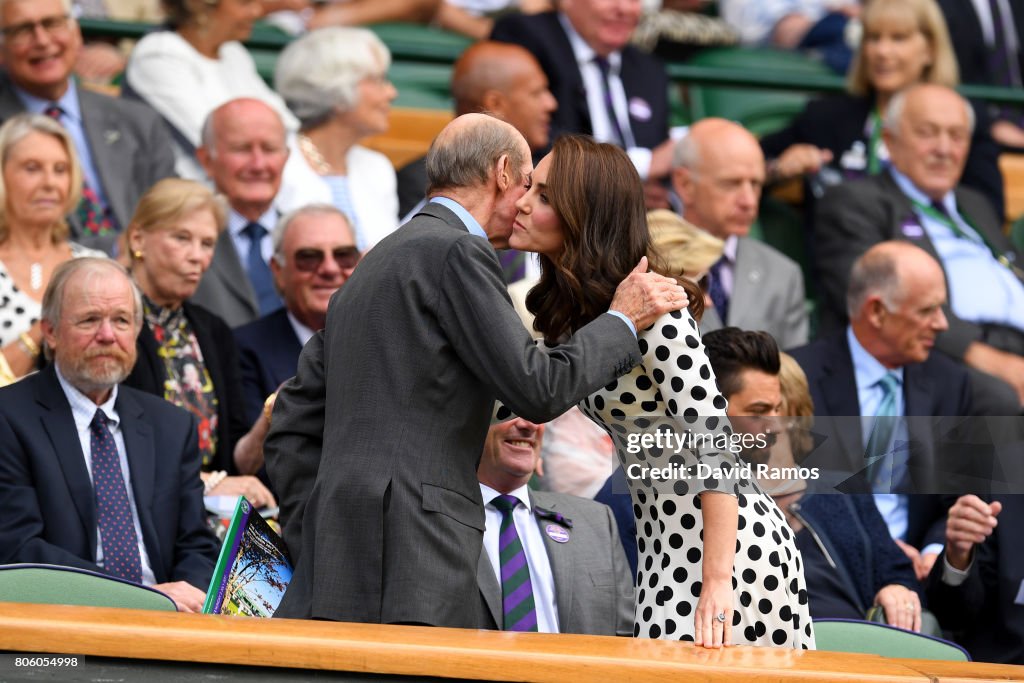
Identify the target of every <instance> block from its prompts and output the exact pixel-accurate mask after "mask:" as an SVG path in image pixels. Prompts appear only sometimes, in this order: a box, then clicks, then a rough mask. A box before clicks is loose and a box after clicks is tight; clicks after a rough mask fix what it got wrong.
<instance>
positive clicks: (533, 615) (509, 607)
mask: <svg viewBox="0 0 1024 683" xmlns="http://www.w3.org/2000/svg"><path fill="white" fill-rule="evenodd" d="M491 505H493V506H494V507H495V508H496V509H497V510H498V512H500V513H501V530H500V532H499V534H498V557H499V564H500V565H501V596H502V611H503V613H504V623H503V624H502V630H503V631H536V630H537V609H536V606H535V604H534V601H533V584H532V583H531V582H530V565H529V564H528V563H527V562H526V552H525V551H524V550H523V543H522V541H520V540H519V533H518V532H517V531H516V525H515V523H514V522H513V521H512V511H513V510H515V508H516V506H517V505H519V499H517V498H516V497H515V496H497V497H495V498H494V499H493V500H492V501H491Z"/></svg>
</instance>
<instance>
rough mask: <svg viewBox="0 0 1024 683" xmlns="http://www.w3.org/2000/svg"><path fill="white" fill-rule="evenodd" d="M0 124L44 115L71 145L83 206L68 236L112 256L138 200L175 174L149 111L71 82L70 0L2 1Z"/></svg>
mask: <svg viewBox="0 0 1024 683" xmlns="http://www.w3.org/2000/svg"><path fill="white" fill-rule="evenodd" d="M0 30H2V31H3V36H4V37H3V40H2V41H0V59H2V61H3V65H4V69H5V73H4V75H3V76H2V77H0V120H6V119H9V118H10V117H12V116H14V115H15V114H20V113H21V112H25V111H28V112H31V113H33V114H47V115H48V116H52V117H53V118H55V119H57V120H58V121H60V123H61V124H62V125H63V126H64V127H65V128H66V129H67V130H68V133H69V134H70V135H71V139H72V140H74V143H75V148H76V151H77V152H78V158H79V161H80V163H81V165H82V174H83V180H84V187H83V188H82V189H83V201H82V203H81V204H80V205H79V208H78V210H76V211H75V212H74V213H73V214H72V215H71V216H69V217H68V218H69V224H70V226H71V238H72V239H73V240H75V241H76V242H79V243H81V244H84V245H86V246H89V247H93V248H95V249H102V250H104V251H106V252H107V253H113V250H114V248H115V241H116V239H117V234H118V233H119V232H120V231H122V230H123V229H124V228H125V227H126V226H127V225H128V221H129V220H131V217H132V213H133V212H134V211H135V204H136V203H137V202H138V200H139V197H141V196H142V194H143V193H144V192H145V191H146V190H148V189H149V187H150V186H151V185H152V184H153V183H155V182H156V181H158V180H161V179H163V178H167V177H169V176H173V175H174V152H173V148H172V144H171V138H170V134H169V133H168V131H167V128H166V126H165V124H164V122H163V121H162V120H161V119H160V117H159V116H158V115H157V114H156V112H154V111H153V110H151V109H150V108H149V107H147V106H145V105H143V104H140V103H137V102H128V101H125V100H120V99H116V98H113V97H108V96H106V95H101V94H99V93H95V92H92V91H89V90H87V89H85V88H82V87H80V86H79V85H78V84H77V83H76V82H75V80H74V79H73V78H72V77H71V72H72V69H73V68H74V66H75V60H76V59H77V58H78V54H79V52H80V51H81V49H82V33H81V31H80V30H79V28H78V22H76V21H75V19H74V18H73V17H72V15H71V1H70V0H6V1H5V2H2V3H0Z"/></svg>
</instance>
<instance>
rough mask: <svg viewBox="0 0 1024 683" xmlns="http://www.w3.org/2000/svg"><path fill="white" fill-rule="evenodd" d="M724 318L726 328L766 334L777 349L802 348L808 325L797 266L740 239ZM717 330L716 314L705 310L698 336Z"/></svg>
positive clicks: (763, 246) (719, 322)
mask: <svg viewBox="0 0 1024 683" xmlns="http://www.w3.org/2000/svg"><path fill="white" fill-rule="evenodd" d="M728 317H729V319H728V320H727V321H725V322H726V324H727V325H729V326H732V327H739V328H741V329H744V330H764V331H765V332H768V333H769V334H771V335H772V336H773V337H775V341H777V342H778V343H779V348H782V349H786V348H790V347H792V346H800V345H801V344H806V343H807V337H808V333H809V325H808V321H807V307H806V306H805V304H804V276H803V273H802V272H800V266H798V265H797V264H796V262H795V261H793V260H792V259H790V258H789V257H788V256H786V255H785V254H783V253H781V252H779V251H777V250H776V249H775V248H773V247H771V246H769V245H767V244H765V243H763V242H759V241H757V240H755V239H752V238H750V237H740V238H739V244H738V246H737V249H736V267H735V268H734V269H733V285H732V295H731V296H730V298H729V316H728ZM720 327H722V319H721V317H720V316H719V315H718V311H716V310H715V309H713V308H709V309H707V310H706V311H705V312H704V317H703V318H702V319H701V322H700V331H701V334H705V333H707V332H710V331H711V330H717V329H719V328H720Z"/></svg>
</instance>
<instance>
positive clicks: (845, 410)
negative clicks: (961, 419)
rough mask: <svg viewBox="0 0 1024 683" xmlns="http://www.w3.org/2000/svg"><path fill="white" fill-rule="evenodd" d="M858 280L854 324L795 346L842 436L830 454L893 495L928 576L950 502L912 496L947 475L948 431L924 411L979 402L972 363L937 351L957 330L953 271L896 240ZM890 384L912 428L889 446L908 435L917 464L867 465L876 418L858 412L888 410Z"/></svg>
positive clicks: (863, 261)
mask: <svg viewBox="0 0 1024 683" xmlns="http://www.w3.org/2000/svg"><path fill="white" fill-rule="evenodd" d="M849 283H850V284H849V287H848V289H847V295H846V300H847V310H848V311H849V315H850V324H849V326H847V328H846V329H845V330H844V331H842V332H840V333H838V334H834V335H831V336H828V337H824V338H822V339H819V340H817V341H815V342H814V343H812V344H809V345H808V346H806V347H803V348H800V349H796V350H794V351H793V352H792V353H793V357H794V358H796V360H797V362H798V363H799V364H800V367H802V368H803V370H804V372H805V373H807V379H808V385H809V388H810V391H811V397H812V399H813V400H814V412H815V428H816V429H817V430H820V431H821V432H822V433H824V434H828V435H831V436H832V437H834V438H833V439H832V440H831V444H832V445H831V447H830V449H829V452H828V453H827V455H828V457H829V460H830V462H837V463H840V464H842V465H845V466H846V468H845V471H847V472H852V473H858V474H860V475H871V476H867V478H866V479H865V480H853V481H851V484H853V485H854V490H857V491H862V492H865V493H866V492H869V491H871V492H875V493H879V494H889V495H881V496H877V497H876V499H877V500H876V503H877V504H878V508H879V512H881V513H882V517H884V518H885V521H886V523H887V524H888V526H889V532H890V534H891V535H892V537H893V539H894V540H896V542H897V543H898V544H899V545H900V547H901V548H902V549H903V551H904V552H905V553H906V554H907V556H909V557H910V559H911V560H912V561H913V562H914V569H915V571H916V573H917V577H918V578H919V579H922V578H924V577H925V576H927V575H928V571H929V570H930V569H931V566H932V564H933V563H934V562H935V558H936V557H937V556H938V553H939V551H940V550H941V549H942V542H943V539H942V537H943V533H944V517H945V510H944V509H943V507H942V504H941V502H940V501H939V500H938V499H937V497H936V496H922V495H907V494H908V493H912V492H916V493H927V492H935V491H938V490H940V488H939V486H941V485H945V483H946V482H945V481H943V479H944V478H945V477H946V475H947V473H945V472H942V471H940V470H942V469H943V467H941V466H938V465H937V464H936V462H937V461H936V453H937V451H938V450H939V448H940V446H941V444H942V443H943V442H945V441H948V437H945V436H944V437H943V438H942V439H937V438H935V437H934V436H933V435H932V434H931V433H930V427H931V423H932V421H931V420H924V419H921V418H930V417H942V416H961V415H970V414H971V412H972V410H973V408H972V404H971V395H970V388H969V387H970V383H969V380H968V376H967V371H966V370H964V368H963V367H962V366H960V365H959V364H957V363H955V362H954V361H952V360H951V359H949V358H948V357H946V356H945V355H944V354H941V353H933V352H932V348H933V347H934V346H935V342H936V339H937V338H938V337H939V335H940V334H942V333H943V332H944V331H945V330H947V329H948V328H949V323H948V322H947V320H946V316H945V314H944V313H943V308H944V307H945V305H946V282H945V277H944V276H943V274H942V268H941V267H940V266H939V264H938V262H937V261H936V260H935V259H934V258H932V257H931V256H930V255H929V254H928V253H927V252H925V251H924V250H923V249H921V248H919V247H916V246H914V245H913V244H909V243H906V242H895V241H890V242H881V243H879V244H877V245H875V246H874V247H872V248H871V249H869V250H868V251H867V252H865V253H864V254H863V255H862V256H861V257H860V258H859V259H857V261H856V262H855V263H854V265H853V268H852V271H851V273H850V278H849ZM889 376H891V377H893V378H895V379H896V383H895V384H891V385H890V386H889V387H888V388H887V387H886V386H885V382H884V381H883V379H886V378H888V377H889ZM886 381H888V380H886ZM889 391H895V392H896V395H895V397H894V399H893V404H892V410H891V411H890V412H887V413H885V414H887V415H890V416H896V417H904V418H906V420H905V427H904V429H906V430H907V431H906V434H901V433H897V432H896V431H895V430H894V431H893V434H892V439H891V441H890V442H889V443H886V444H884V445H881V446H880V449H881V450H882V452H884V453H888V452H890V451H891V450H892V449H894V448H895V445H894V444H895V443H896V441H897V440H898V441H899V442H901V443H906V444H907V449H908V450H907V456H908V463H907V464H906V465H902V464H900V463H899V462H898V461H897V462H894V466H893V469H892V471H891V472H889V471H887V470H886V469H885V468H883V467H872V468H870V469H866V465H867V463H866V461H865V451H866V449H867V448H869V443H870V440H871V434H872V427H871V424H873V423H869V424H867V425H863V424H862V422H861V420H860V419H858V417H857V416H866V417H870V416H875V415H878V414H880V413H879V411H880V406H881V404H882V402H883V399H884V396H885V394H886V393H887V392H889ZM914 418H918V419H914ZM962 453H963V451H961V454H962ZM872 455H880V453H874V454H872ZM973 455H974V452H972V456H973ZM961 457H962V455H961ZM833 458H834V459H835V460H832V459H833ZM883 475H888V476H883ZM936 478H938V479H936Z"/></svg>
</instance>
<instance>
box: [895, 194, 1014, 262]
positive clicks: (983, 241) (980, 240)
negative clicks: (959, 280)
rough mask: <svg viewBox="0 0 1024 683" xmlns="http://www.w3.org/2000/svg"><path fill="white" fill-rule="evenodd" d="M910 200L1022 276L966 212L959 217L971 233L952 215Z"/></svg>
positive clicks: (917, 207)
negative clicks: (982, 247)
mask: <svg viewBox="0 0 1024 683" xmlns="http://www.w3.org/2000/svg"><path fill="white" fill-rule="evenodd" d="M910 201H911V203H912V204H913V205H914V208H915V209H917V210H918V211H920V212H921V213H923V214H924V215H926V216H928V217H929V218H931V219H932V220H934V221H936V222H938V223H941V224H942V225H944V226H946V227H947V228H949V229H950V231H951V232H952V233H953V235H954V236H956V237H957V238H958V239H964V240H968V241H971V242H974V243H975V244H977V245H980V246H984V247H985V248H986V249H988V250H989V252H990V253H991V254H992V258H994V259H995V260H996V261H998V262H999V263H1000V264H1001V265H1003V266H1005V267H1006V268H1009V269H1010V271H1011V272H1013V273H1014V274H1015V275H1016V276H1017V277H1024V271H1022V270H1021V269H1020V268H1018V267H1017V266H1015V265H1014V264H1013V263H1012V262H1011V261H1010V259H1008V258H1007V257H1006V255H1005V254H1003V253H1002V252H1000V251H999V250H998V249H997V248H996V247H995V245H994V244H992V243H991V242H990V241H989V240H988V238H986V237H985V234H984V233H983V232H982V231H981V230H978V226H976V225H975V224H974V223H973V222H972V221H971V219H970V218H969V217H968V216H967V215H966V214H963V213H961V214H960V217H961V218H962V219H963V221H964V222H965V223H967V225H969V226H970V228H971V230H972V232H973V234H972V233H969V232H967V231H966V230H964V229H963V228H961V227H960V226H959V225H958V224H957V222H956V221H955V220H953V217H952V216H949V215H948V214H945V213H943V212H941V211H939V210H938V209H936V208H935V207H933V206H929V205H928V204H925V203H924V202H920V201H918V200H916V199H911V200H910Z"/></svg>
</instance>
